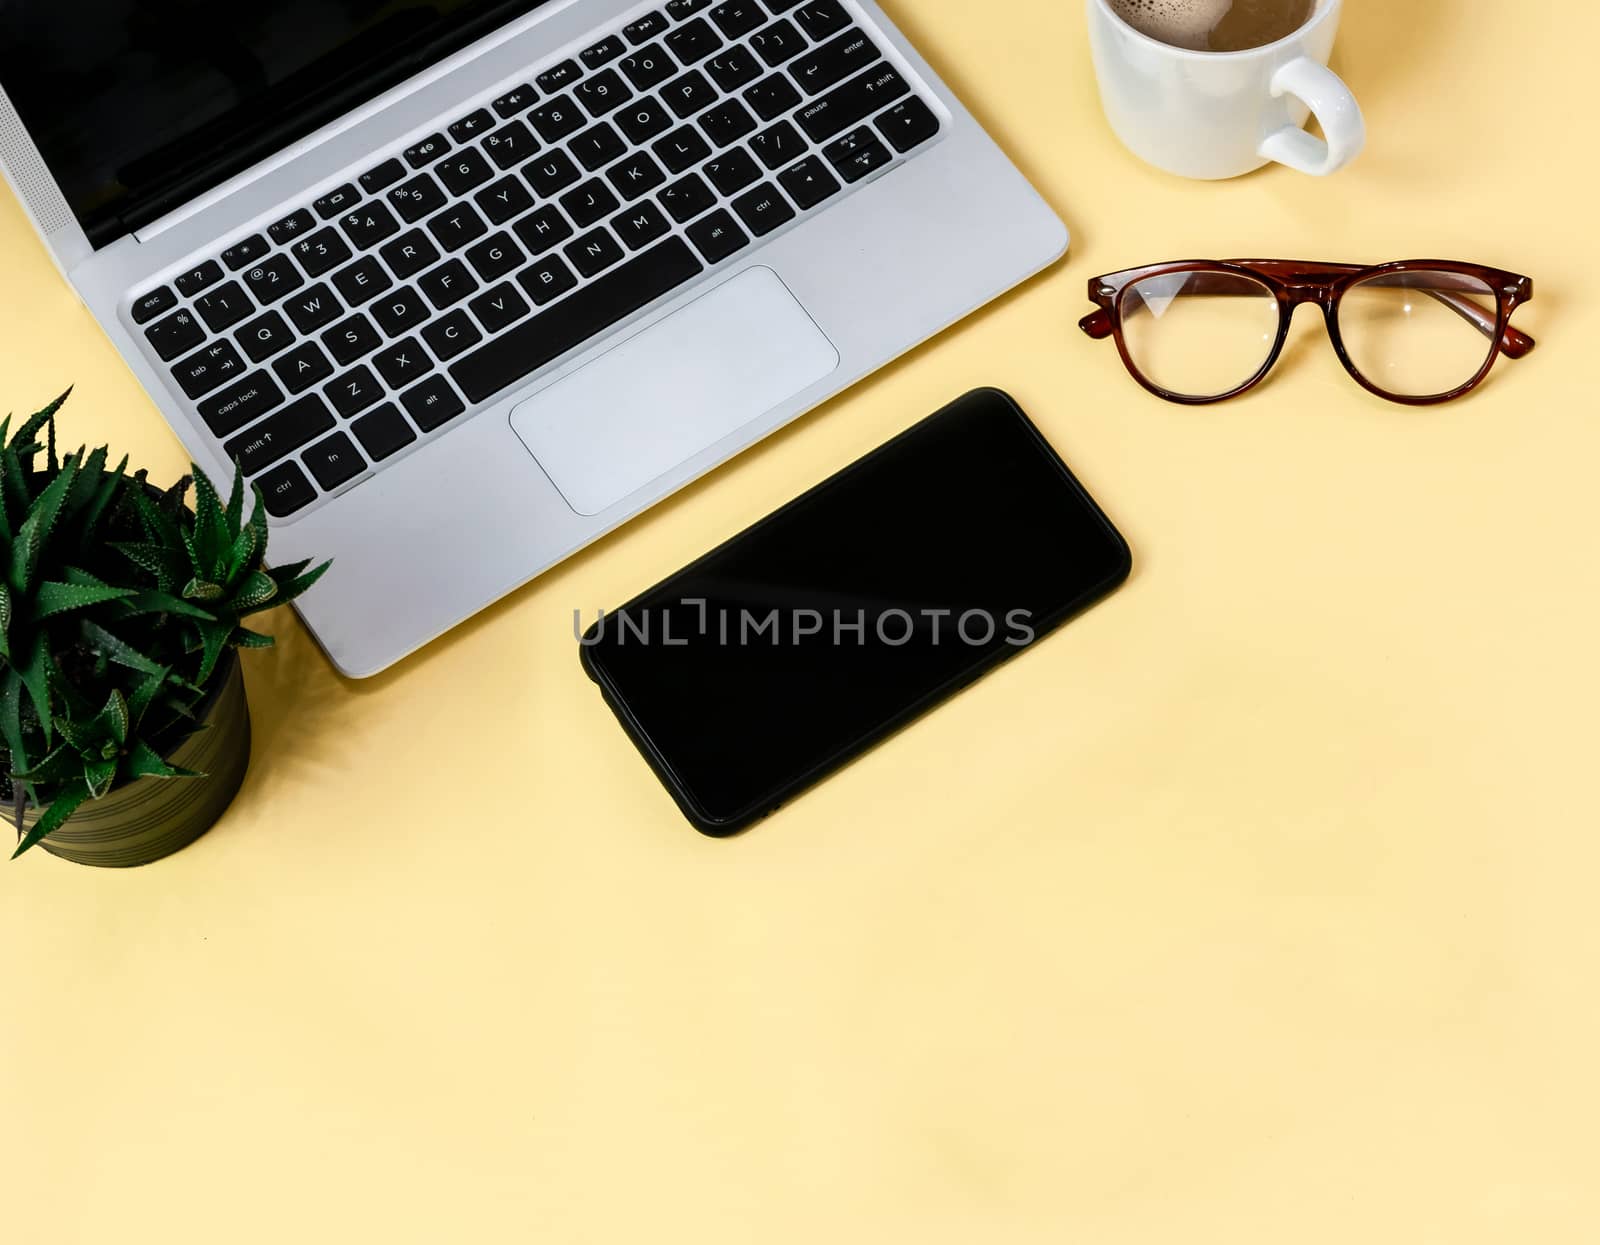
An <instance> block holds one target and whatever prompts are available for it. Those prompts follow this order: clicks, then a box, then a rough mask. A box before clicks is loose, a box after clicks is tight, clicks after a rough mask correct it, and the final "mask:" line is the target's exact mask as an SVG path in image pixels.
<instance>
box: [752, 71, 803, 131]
mask: <svg viewBox="0 0 1600 1245" xmlns="http://www.w3.org/2000/svg"><path fill="white" fill-rule="evenodd" d="M744 99H745V103H747V104H749V105H750V107H752V108H754V109H755V110H756V116H758V117H760V118H761V119H762V120H763V121H771V120H773V119H774V118H775V117H781V116H783V114H784V113H786V112H788V111H789V110H790V109H791V108H794V107H796V106H797V105H798V104H799V103H800V91H799V90H798V88H796V86H795V84H794V83H792V82H790V81H789V79H787V78H785V77H784V76H783V75H782V74H776V73H775V74H773V75H772V77H770V78H767V79H766V80H765V81H762V82H758V83H756V84H755V86H753V87H751V88H750V89H749V90H748V91H746V92H745V93H744Z"/></svg>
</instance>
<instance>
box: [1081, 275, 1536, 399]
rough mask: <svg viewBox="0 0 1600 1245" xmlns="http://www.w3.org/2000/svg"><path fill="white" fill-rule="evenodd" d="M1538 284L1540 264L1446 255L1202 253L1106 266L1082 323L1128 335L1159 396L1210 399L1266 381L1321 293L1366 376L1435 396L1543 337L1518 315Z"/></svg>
mask: <svg viewBox="0 0 1600 1245" xmlns="http://www.w3.org/2000/svg"><path fill="white" fill-rule="evenodd" d="M1532 297H1533V282H1532V281H1530V280H1529V279H1528V278H1527V277H1519V276H1517V275H1516V274H1515V273H1511V272H1501V271H1500V270H1499V269H1498V268H1484V267H1481V266H1480V265H1477V264H1458V263H1453V262H1449V261H1445V260H1435V259H1428V260H1406V261H1403V262H1401V263H1394V264H1380V265H1378V266H1377V267H1372V268H1368V267H1362V266H1361V265H1358V264H1321V263H1310V262H1304V261H1301V260H1284V259H1266V260H1263V259H1251V260H1190V261H1186V262H1181V263H1172V264H1155V265H1152V266H1150V267H1147V268H1130V269H1128V270H1127V271H1125V272H1115V273H1112V274H1110V275H1109V276H1104V277H1096V278H1094V280H1092V281H1090V282H1089V298H1090V299H1091V300H1092V301H1093V302H1095V303H1098V304H1099V306H1100V310H1099V311H1096V312H1094V313H1093V314H1092V315H1089V316H1086V317H1084V319H1083V320H1082V321H1081V322H1080V324H1079V327H1080V328H1081V329H1083V331H1084V332H1085V333H1087V334H1088V335H1089V336H1090V337H1092V338H1094V339H1095V340H1097V341H1101V340H1104V339H1105V338H1107V337H1114V338H1115V339H1116V342H1117V350H1118V351H1119V352H1120V353H1121V355H1122V361H1123V363H1125V364H1126V365H1127V367H1128V371H1129V372H1131V373H1132V374H1133V377H1134V379H1135V380H1137V381H1138V382H1139V383H1140V384H1141V385H1143V386H1144V387H1145V388H1146V389H1148V390H1149V391H1150V392H1151V393H1153V394H1155V395H1156V396H1157V397H1161V398H1165V399H1167V401H1169V402H1182V403H1185V404H1188V405H1199V404H1202V403H1207V402H1221V401H1223V400H1225V399H1227V398H1233V397H1237V396H1238V395H1239V394H1241V393H1244V392H1245V391H1246V390H1248V389H1252V388H1254V387H1255V386H1256V385H1258V384H1260V383H1261V381H1262V380H1263V379H1264V378H1265V377H1266V375H1267V373H1268V372H1270V371H1271V370H1272V367H1273V364H1275V363H1276V362H1277V361H1278V356H1279V355H1280V354H1282V353H1283V345H1284V342H1286V341H1287V340H1288V337H1289V322H1290V320H1292V319H1293V318H1294V312H1295V308H1296V307H1298V306H1299V305H1300V304H1301V303H1314V304H1316V305H1317V306H1319V307H1321V308H1322V314H1323V317H1324V319H1326V320H1327V323H1328V334H1329V336H1330V337H1332V338H1333V348H1334V350H1335V351H1336V352H1337V353H1338V355H1339V361H1340V362H1341V363H1343V364H1344V366H1345V370H1346V371H1348V372H1349V373H1350V375H1351V376H1353V377H1355V379H1356V382H1357V383H1358V384H1359V385H1361V386H1362V388H1364V389H1367V390H1368V391H1370V392H1372V393H1375V394H1377V395H1378V397H1380V398H1387V399H1388V400H1389V401H1391V402H1403V403H1406V404H1408V405H1411V406H1428V405H1431V404H1433V403H1436V402H1448V401H1450V400H1451V399H1452V398H1459V397H1461V396H1462V394H1465V393H1468V392H1470V391H1471V390H1473V389H1475V388H1477V387H1478V385H1480V384H1482V383H1483V380H1484V378H1485V377H1487V376H1488V375H1489V370H1490V369H1491V368H1492V367H1494V361H1495V359H1497V358H1498V357H1499V356H1500V355H1502V354H1505V355H1507V356H1509V357H1510V358H1513V359H1520V358H1522V357H1523V356H1524V355H1526V354H1527V353H1528V352H1529V351H1530V350H1532V349H1533V346H1534V341H1533V338H1531V337H1529V336H1528V335H1527V334H1526V333H1523V332H1521V331H1520V330H1518V329H1514V328H1512V327H1511V313H1512V312H1514V311H1515V310H1516V309H1517V308H1518V307H1519V306H1521V305H1522V304H1523V303H1525V302H1527V301H1529V300H1530V299H1531V298H1532Z"/></svg>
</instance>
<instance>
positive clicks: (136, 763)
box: [126, 739, 205, 778]
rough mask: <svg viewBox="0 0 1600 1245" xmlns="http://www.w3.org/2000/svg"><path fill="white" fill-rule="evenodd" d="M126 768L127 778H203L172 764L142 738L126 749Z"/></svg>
mask: <svg viewBox="0 0 1600 1245" xmlns="http://www.w3.org/2000/svg"><path fill="white" fill-rule="evenodd" d="M126 769H127V773H128V777H129V778H204V777H205V775H204V774H202V773H199V772H198V771H196V770H192V769H183V768H182V767H181V766H177V765H172V764H170V763H169V762H168V761H166V760H165V759H163V758H162V757H161V756H160V754H158V753H157V752H156V751H155V749H154V748H152V747H150V745H149V744H147V743H145V742H144V740H142V739H137V740H135V741H134V743H133V746H132V747H131V748H129V749H128V757H127V764H126Z"/></svg>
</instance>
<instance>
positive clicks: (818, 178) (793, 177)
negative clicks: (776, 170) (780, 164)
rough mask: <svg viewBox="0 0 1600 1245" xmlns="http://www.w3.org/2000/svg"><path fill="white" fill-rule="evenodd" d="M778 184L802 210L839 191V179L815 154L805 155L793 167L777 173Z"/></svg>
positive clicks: (810, 207) (807, 209) (808, 208)
mask: <svg viewBox="0 0 1600 1245" xmlns="http://www.w3.org/2000/svg"><path fill="white" fill-rule="evenodd" d="M778 185H780V186H782V187H783V188H784V190H785V191H786V192H787V193H788V195H789V197H790V198H791V199H793V200H794V201H795V204H796V206H798V207H799V208H800V210H801V211H802V212H805V211H809V210H810V209H812V208H814V207H816V206H817V204H819V203H821V202H822V201H823V200H824V199H827V198H829V197H831V196H833V195H836V194H838V193H839V189H840V187H839V179H838V178H836V177H835V176H834V175H833V174H832V173H830V172H828V167H827V165H825V164H823V162H822V161H821V160H820V159H818V158H817V157H816V156H807V157H806V158H805V159H804V160H802V161H800V163H799V164H797V165H795V166H794V167H793V168H790V169H785V170H784V171H783V172H782V173H780V174H778Z"/></svg>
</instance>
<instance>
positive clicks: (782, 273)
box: [0, 0, 1067, 677]
mask: <svg viewBox="0 0 1600 1245" xmlns="http://www.w3.org/2000/svg"><path fill="white" fill-rule="evenodd" d="M0 87H3V95H0V167H3V168H4V170H5V173H6V175H7V177H8V178H9V179H10V182H11V184H12V186H13V187H14V189H15V190H16V192H17V195H18V197H19V198H20V200H21V201H22V203H23V204H24V206H25V207H26V209H27V210H28V212H29V213H30V215H31V217H32V219H33V221H34V224H35V225H36V227H37V228H38V231H39V233H40V234H41V235H42V237H43V238H44V240H45V242H46V243H47V245H48V246H49V248H50V251H51V252H52V254H53V255H54V257H55V259H56V260H57V262H58V264H59V265H60V267H61V269H62V271H63V272H64V273H65V274H66V276H67V279H68V280H69V281H70V282H71V284H72V285H73V287H74V288H75V289H76V290H77V291H78V293H79V294H80V296H81V297H82V299H83V301H84V302H85V304H86V305H87V306H88V308H89V310H90V311H91V312H92V313H93V314H94V316H95V318H96V319H97V320H98V321H99V323H100V324H101V326H102V327H103V328H104V329H105V331H106V332H107V333H108V334H109V335H110V337H111V339H112V341H113V342H115V343H116V346H117V348H118V350H119V351H120V352H121V353H122V355H123V357H124V358H125V359H126V360H127V361H128V364H129V366H130V367H132V368H133V370H134V372H135V373H136V374H137V375H138V377H139V379H140V381H141V382H142V383H143V384H144V386H145V388H146V390H147V391H148V392H149V393H150V395H151V397H152V398H153V399H154V401H155V402H156V404H157V406H159V407H160V409H161V411H162V413H163V414H164V415H165V417H166V419H167V420H168V422H169V423H170V424H171V426H172V428H173V430H174V431H175V432H176V434H177V435H178V437H179V439H180V440H181V441H182V442H183V445H184V446H185V448H186V449H187V450H188V452H189V453H190V454H191V455H192V457H193V459H194V461H195V462H196V463H197V464H199V465H200V466H201V467H202V468H203V469H204V470H205V471H206V472H208V473H209V474H212V475H213V477H214V478H218V479H225V478H228V477H229V476H231V472H232V469H233V464H234V463H235V462H237V463H238V464H240V465H241V466H242V468H243V470H244V471H245V472H246V474H247V475H248V477H249V479H250V480H251V481H252V482H253V483H254V484H256V485H258V486H259V487H260V489H261V491H262V494H263V496H264V498H265V500H266V505H267V507H268V510H269V511H270V514H271V523H272V526H273V534H272V549H273V555H274V558H275V559H276V560H280V561H283V562H288V561H292V560H295V559H298V558H301V557H311V556H316V557H332V558H334V559H335V564H336V570H335V572H334V573H333V574H331V575H329V576H327V577H326V578H325V579H324V580H323V581H322V582H321V583H320V584H319V585H318V586H317V589H316V590H315V591H314V592H312V593H310V594H308V595H307V596H306V597H304V598H303V599H302V600H301V602H299V603H297V606H296V608H297V609H298V610H299V611H300V613H301V615H302V617H303V618H304V620H305V622H306V624H307V625H308V627H309V628H310V629H311V631H312V632H313V633H314V635H315V636H316V639H317V641H318V642H319V643H320V644H321V646H322V647H323V649H324V650H325V651H326V652H327V654H328V656H329V658H330V659H331V660H332V661H333V663H334V664H335V665H336V666H337V667H338V669H339V670H340V671H341V672H342V673H344V674H346V675H348V676H352V677H362V676H367V675H371V674H374V673H376V672H378V671H380V670H382V669H384V668H385V667H387V666H389V665H391V664H392V663H394V662H395V661H398V660H399V659H400V658H402V657H404V656H405V655H407V654H408V653H411V652H413V651H414V650H416V649H417V648H419V647H420V646H422V645H424V644H426V643H427V642H428V641H429V640H431V639H433V638H435V637H437V636H439V635H440V634H442V633H443V632H445V631H447V630H448V629H449V628H451V627H453V626H454V625H455V624H457V623H459V622H461V621H462V620H464V619H466V618H468V617H469V616H471V615H472V614H473V613H475V612H476V611H478V610H480V609H482V608H484V607H485V606H486V605H488V604H490V603H491V602H493V601H495V600H496V599H498V598H499V597H501V596H503V595H505V594H506V593H508V592H510V591H512V590H513V589H515V588H517V587H518V586H519V585H521V584H524V583H526V582H527V581H529V580H530V579H532V578H534V577H536V576H537V575H539V574H540V573H541V572H543V571H545V570H547V569H549V568H550V567H552V566H554V565H556V564H557V563H559V562H561V561H562V560H563V559H564V558H567V557H569V556H571V555H572V554H573V553H574V552H575V551H577V550H579V549H581V548H583V547H584V546H585V545H587V544H589V543H590V542H592V541H594V540H596V539H597V538H598V537H600V536H602V535H603V534H605V533H606V532H608V531H611V530H612V529H614V528H616V527H617V526H619V525H620V524H622V523H625V522H627V521H628V520H629V519H630V518H632V517H634V516H636V515H638V514H639V513H640V512H641V511H643V510H645V509H647V508H648V507H650V506H652V505H653V504H655V503H656V502H658V501H660V500H661V499H663V498H665V497H667V496H668V495H670V494H671V493H673V492H674V491H676V490H677V489H680V488H682V487H683V486H684V485H686V484H688V483H689V482H690V481H692V480H694V479H695V478H696V477H698V476H700V475H702V474H704V473H705V472H707V471H709V470H711V469H712V468H713V467H716V466H717V465H718V464H720V463H722V462H725V461H726V460H727V459H729V458H731V457H732V456H734V455H735V454H737V453H739V452H740V451H741V450H743V449H745V448H746V447H748V446H750V445H752V444H754V443H755V442H757V441H759V440H761V439H762V438H763V437H765V436H767V435H769V434H770V433H772V432H773V431H775V430H776V429H778V428H780V427H782V426H783V425H784V424H786V423H788V422H789V421H790V420H793V419H794V418H796V417H797V416H798V415H800V414H801V413H802V412H804V411H806V410H807V409H809V408H811V407H813V406H815V405H817V404H818V403H819V402H821V401H823V400H824V399H826V398H828V397H829V396H831V395H833V394H835V393H837V392H839V391H840V390H841V389H844V388H845V387H847V386H849V385H850V384H851V383H853V382H854V381H856V380H858V379H859V378H861V377H863V376H865V375H867V374H868V373H870V372H872V371H874V370H875V369H877V368H879V367H881V366H883V365H884V364H885V363H887V362H888V361H890V360H891V359H893V358H895V357H896V356H898V355H900V354H901V353H903V352H904V351H906V350H907V349H908V348H910V347H911V346H913V345H914V344H916V343H917V342H919V341H921V340H923V339H925V338H927V337H929V336H930V335H932V334H934V333H936V332H938V331H939V330H940V329H942V328H944V327H946V326H948V325H949V324H951V323H952V322H954V321H956V320H958V319H960V318H961V317H962V316H964V315H966V314H967V313H969V312H970V311H972V310H973V309H975V308H977V307H979V306H980V305H982V304H983V303H985V302H987V301H989V300H990V299H993V298H994V297H996V296H997V295H999V294H1000V293H1002V292H1003V291H1005V290H1006V289H1008V288H1009V287H1011V286H1012V285H1014V284H1016V283H1018V282H1019V281H1021V280H1023V279H1024V278H1026V277H1028V276H1029V275H1031V274H1033V273H1034V272H1036V271H1038V270H1039V269H1041V268H1043V267H1045V266H1046V265H1048V264H1049V263H1051V262H1052V261H1053V260H1054V259H1056V258H1057V257H1058V256H1059V255H1060V254H1061V253H1062V252H1063V251H1064V250H1065V248H1066V245H1067V232H1066V229H1065V228H1064V226H1063V225H1062V223H1061V222H1060V221H1059V220H1058V219H1057V217H1056V216H1055V214H1054V213H1053V212H1052V211H1051V210H1050V209H1049V208H1048V207H1047V206H1046V205H1045V203H1044V202H1043V201H1042V200H1041V199H1040V197H1039V196H1038V195H1037V194H1036V193H1035V192H1034V190H1033V189H1032V188H1031V187H1030V186H1029V185H1028V183H1027V181H1026V180H1025V179H1024V178H1023V177H1022V176H1021V174H1020V173H1019V172H1018V171H1017V170H1016V168H1014V167H1013V166H1012V164H1011V163H1010V162H1009V161H1008V160H1007V159H1006V157H1005V156H1004V155H1003V154H1002V153H1001V152H1000V150H999V149H998V148H997V147H996V146H995V144H994V143H993V142H992V141H991V140H990V139H989V138H988V137H987V136H986V135H985V134H984V132H983V130H982V129H981V128H980V126H979V125H978V123H977V122H976V121H975V120H974V119H973V117H972V116H971V114H969V113H968V112H967V110H966V109H965V108H963V107H962V105H961V103H960V101H958V100H957V99H956V97H955V96H954V95H953V94H952V93H951V92H950V90H949V88H948V87H946V86H945V85H944V83H942V82H941V81H940V80H939V78H938V77H937V75H935V74H934V73H933V71H932V70H931V69H930V68H929V67H928V65H927V63H926V62H925V61H923V59H922V58H921V57H920V56H919V55H918V54H917V52H916V50H915V49H914V48H913V47H912V46H911V44H910V43H909V42H908V41H907V40H906V39H905V37H904V36H903V35H901V33H900V32H899V31H897V30H896V29H895V27H894V26H893V25H892V24H891V23H890V21H889V20H888V18H887V17H886V16H885V14H884V13H883V12H882V10H880V9H879V8H878V7H877V6H876V5H875V4H872V3H866V2H864V0H654V2H653V3H651V2H646V3H636V2H633V0H257V2H255V3H251V4H203V5H202V4H159V5H157V4H149V3H146V2H144V0H73V2H72V3H65V4H64V3H62V2H61V0H8V2H7V3H5V4H4V5H0ZM70 379H71V378H70V377H64V378H63V383H65V382H66V381H68V380H70Z"/></svg>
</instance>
